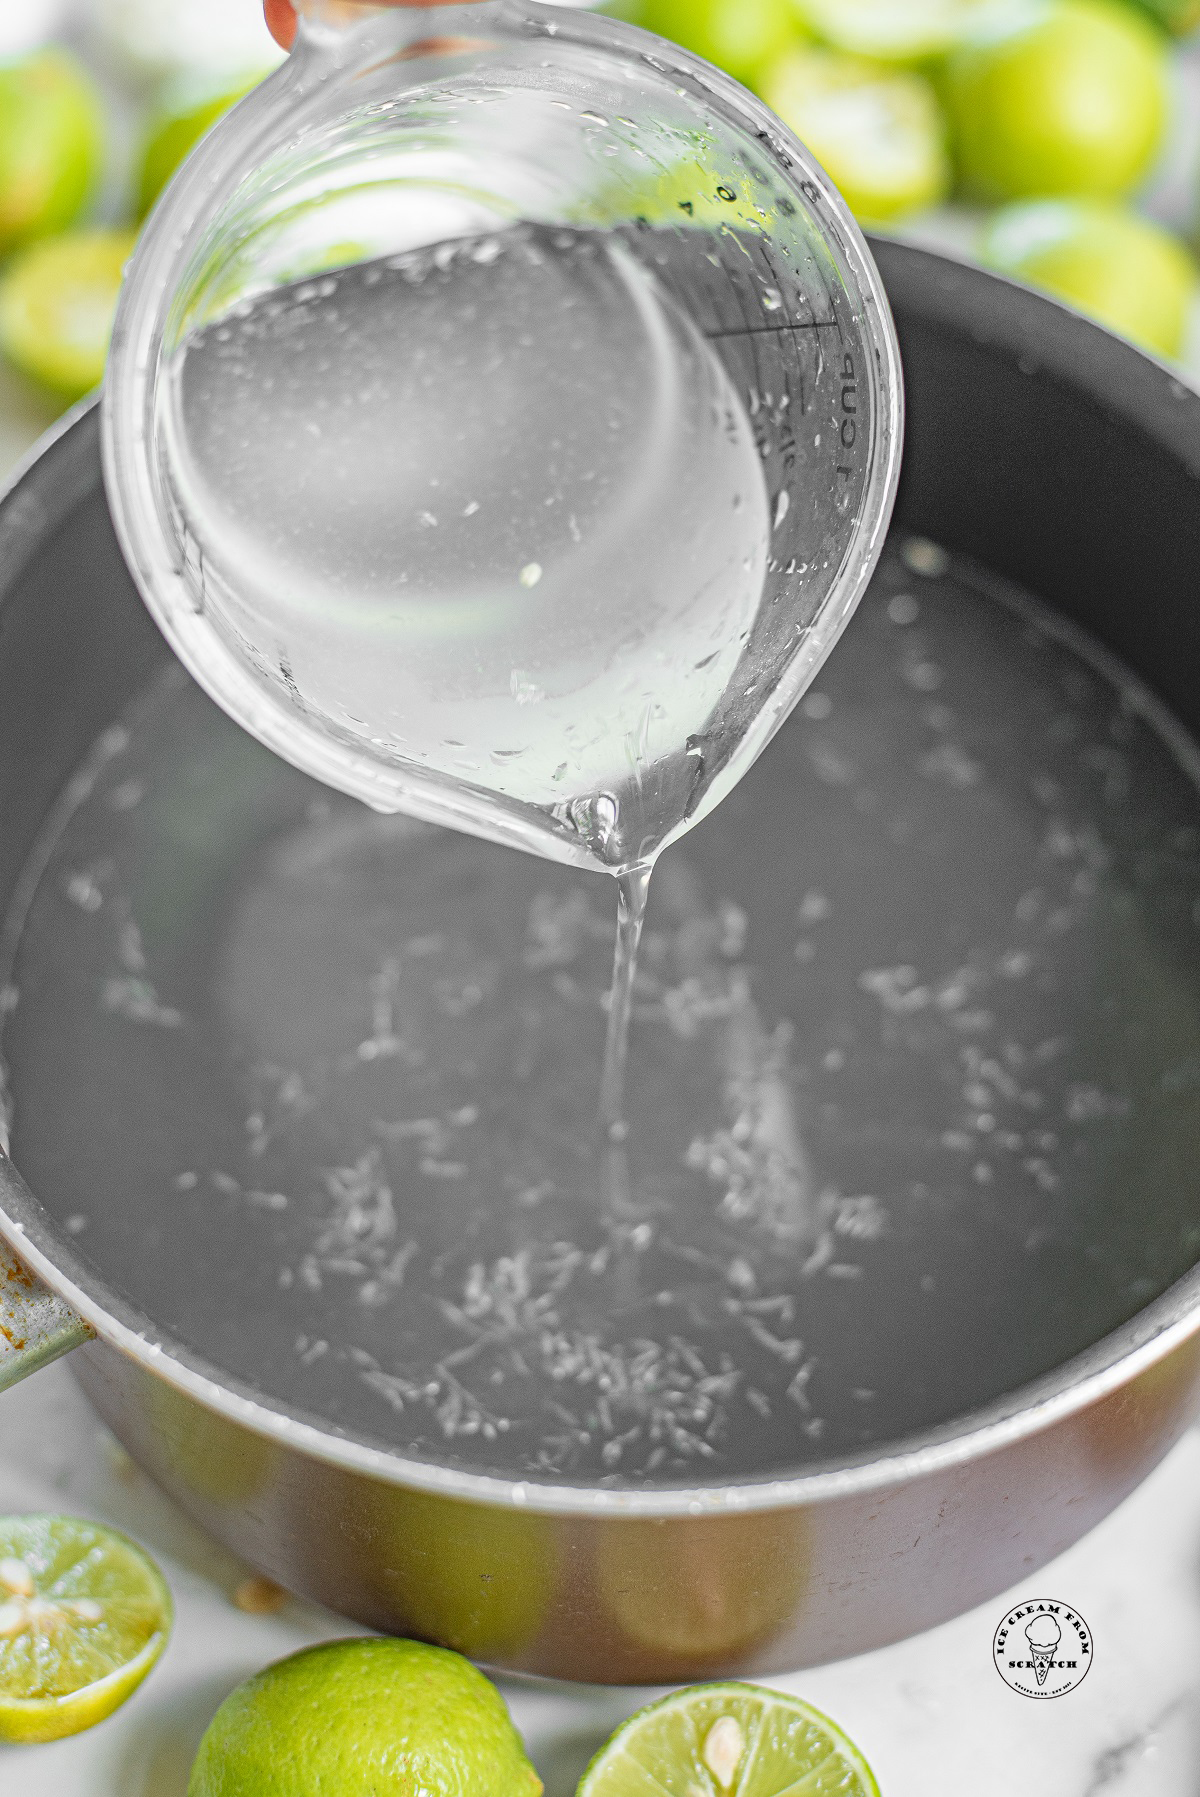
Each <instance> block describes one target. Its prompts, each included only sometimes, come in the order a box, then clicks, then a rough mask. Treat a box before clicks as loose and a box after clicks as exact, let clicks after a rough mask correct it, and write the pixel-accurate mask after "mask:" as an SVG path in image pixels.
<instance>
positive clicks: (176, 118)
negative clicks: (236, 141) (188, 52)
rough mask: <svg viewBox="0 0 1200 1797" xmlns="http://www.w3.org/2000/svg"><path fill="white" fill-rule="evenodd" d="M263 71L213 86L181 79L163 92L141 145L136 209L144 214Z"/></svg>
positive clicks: (141, 216) (254, 83)
mask: <svg viewBox="0 0 1200 1797" xmlns="http://www.w3.org/2000/svg"><path fill="white" fill-rule="evenodd" d="M261 78H262V76H261V72H260V73H259V74H255V75H248V76H247V77H246V79H245V80H244V81H241V82H237V83H235V84H233V85H229V84H224V85H222V86H221V87H220V88H218V89H214V88H213V87H212V84H211V83H198V82H197V81H196V80H194V79H190V80H184V79H182V78H181V79H180V80H179V81H178V82H176V83H174V84H173V85H172V86H171V87H170V88H169V90H168V91H167V93H166V94H165V95H164V96H163V98H162V100H161V102H160V104H159V106H158V107H157V109H156V110H155V112H154V115H153V117H152V118H151V120H150V123H149V126H148V128H147V132H146V138H145V142H144V143H143V145H142V160H141V169H140V172H139V174H138V187H137V211H138V217H139V218H144V217H145V215H146V214H147V212H149V210H150V208H151V206H153V204H154V202H155V200H156V199H157V198H158V196H159V194H160V193H161V192H162V190H163V188H164V187H165V186H166V185H167V182H168V181H169V180H170V179H171V176H172V175H173V174H174V173H175V170H176V169H177V168H178V167H179V165H180V163H181V162H182V161H183V160H184V158H185V157H186V156H188V155H190V153H191V152H192V150H194V149H195V147H196V145H197V144H198V143H199V142H200V139H201V138H202V137H203V136H204V135H205V133H206V132H207V131H210V130H211V129H212V127H213V126H214V125H215V124H216V122H217V120H218V119H220V118H223V117H224V116H225V114H226V113H227V112H228V111H229V108H230V107H231V106H233V105H235V104H236V102H237V101H238V100H240V99H241V98H242V97H243V95H245V94H248V93H249V92H250V89H251V88H252V87H255V86H257V84H258V82H259V81H260V80H261Z"/></svg>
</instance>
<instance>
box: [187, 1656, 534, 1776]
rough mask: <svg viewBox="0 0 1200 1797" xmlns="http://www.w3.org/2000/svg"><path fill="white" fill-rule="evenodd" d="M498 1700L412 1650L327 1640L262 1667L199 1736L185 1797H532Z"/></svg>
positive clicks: (471, 1673) (478, 1677)
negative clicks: (426, 1796)
mask: <svg viewBox="0 0 1200 1797" xmlns="http://www.w3.org/2000/svg"><path fill="white" fill-rule="evenodd" d="M541 1789H542V1781H541V1779H540V1778H539V1777H538V1775H537V1773H536V1772H535V1771H534V1769H533V1767H532V1766H531V1765H530V1763H529V1760H528V1759H527V1757H526V1754H525V1750H524V1748H523V1747H522V1745H521V1738H520V1736H519V1735H518V1734H517V1731H516V1729H515V1728H514V1727H513V1725H512V1722H511V1720H510V1718H509V1714H508V1710H507V1708H506V1707H505V1703H504V1699H503V1698H502V1697H501V1695H500V1693H499V1691H497V1689H496V1687H495V1685H493V1684H491V1683H490V1682H489V1681H488V1680H487V1679H486V1678H485V1677H484V1676H483V1673H482V1672H477V1671H476V1669H475V1667H474V1666H472V1665H471V1663H470V1661H469V1660H464V1659H461V1658H460V1657H459V1655H458V1654H456V1653H450V1652H448V1651H447V1650H446V1649H445V1648H442V1647H427V1646H426V1645H425V1644H424V1643H423V1642H421V1641H380V1640H358V1641H327V1642H325V1643H324V1644H323V1645H322V1646H320V1647H308V1648H304V1649H302V1650H301V1652H300V1653H296V1654H292V1655H291V1656H290V1657H289V1658H288V1659H286V1660H280V1661H278V1662H277V1664H275V1665H274V1666H268V1667H267V1669H266V1671H265V1672H259V1673H256V1675H255V1676H254V1677H253V1678H250V1679H247V1680H246V1682H245V1684H244V1685H239V1686H238V1689H237V1690H236V1691H235V1692H234V1693H233V1694H232V1696H230V1697H227V1698H226V1699H225V1702H224V1703H223V1704H222V1705H221V1707H220V1709H219V1710H218V1711H217V1713H216V1715H215V1716H214V1717H213V1719H212V1721H211V1722H210V1723H209V1725H208V1729H207V1732H206V1733H205V1736H204V1739H203V1740H202V1741H201V1743H200V1751H199V1753H198V1754H197V1755H196V1761H195V1764H194V1765H193V1767H192V1775H191V1778H190V1779H189V1781H188V1797H266V1793H267V1792H270V1794H271V1797H315V1794H316V1793H318V1792H322V1793H328V1797H388V1794H390V1793H395V1797H420V1793H428V1794H430V1797H432V1794H433V1793H436V1794H437V1797H467V1794H468V1793H469V1794H470V1797H541Z"/></svg>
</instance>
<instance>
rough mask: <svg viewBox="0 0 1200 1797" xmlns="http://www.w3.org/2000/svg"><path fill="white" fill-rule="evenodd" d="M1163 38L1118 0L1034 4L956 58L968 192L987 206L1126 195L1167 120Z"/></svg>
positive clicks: (956, 125)
mask: <svg viewBox="0 0 1200 1797" xmlns="http://www.w3.org/2000/svg"><path fill="white" fill-rule="evenodd" d="M1168 80H1169V67H1168V55H1167V41H1166V39H1165V38H1164V37H1163V35H1162V33H1161V32H1160V31H1158V30H1156V29H1155V27H1154V26H1153V25H1152V24H1151V23H1150V22H1149V20H1148V19H1146V18H1144V17H1143V16H1142V15H1141V14H1140V13H1137V12H1135V11H1134V10H1133V9H1132V8H1131V7H1129V6H1127V5H1121V4H1118V0H1030V3H1027V4H1025V5H1019V6H1016V7H1014V8H1013V9H1012V10H1011V11H1010V12H1009V13H1008V14H1006V15H1001V17H1000V19H999V22H997V23H995V24H994V25H992V26H990V27H987V28H981V29H980V30H979V31H978V32H977V33H975V34H974V35H972V36H971V37H970V38H968V40H967V41H966V42H965V43H964V44H963V45H962V46H961V47H960V48H959V49H958V50H956V51H955V53H954V54H953V55H952V56H951V57H950V59H949V62H948V63H947V65H946V71H945V95H946V102H947V106H948V108H949V113H950V120H951V125H952V128H953V132H954V137H955V144H956V151H957V157H958V166H959V173H960V175H961V177H962V179H963V182H964V184H965V185H966V186H967V187H968V188H969V189H971V190H973V191H974V192H975V193H977V194H980V195H982V196H983V197H985V198H993V199H1022V198H1026V197H1029V198H1033V197H1035V196H1045V195H1048V194H1097V195H1101V196H1103V197H1106V198H1107V197H1112V196H1115V195H1119V194H1123V193H1127V192H1128V191H1129V190H1130V189H1131V188H1132V187H1135V186H1136V185H1137V183H1138V182H1139V181H1140V180H1141V179H1142V177H1143V176H1144V175H1145V174H1146V173H1147V172H1148V170H1149V169H1150V166H1151V164H1152V163H1153V162H1154V159H1155V157H1156V155H1157V153H1158V149H1159V146H1160V144H1161V143H1162V139H1163V133H1164V130H1165V128H1166V123H1167V114H1168Z"/></svg>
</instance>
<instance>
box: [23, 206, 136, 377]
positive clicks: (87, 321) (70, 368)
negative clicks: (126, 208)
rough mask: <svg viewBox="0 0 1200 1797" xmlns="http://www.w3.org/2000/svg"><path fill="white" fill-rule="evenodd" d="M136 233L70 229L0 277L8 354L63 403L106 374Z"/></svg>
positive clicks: (29, 250) (31, 249) (32, 247)
mask: <svg viewBox="0 0 1200 1797" xmlns="http://www.w3.org/2000/svg"><path fill="white" fill-rule="evenodd" d="M134 241H135V239H134V233H133V232H132V231H65V232H64V233H63V235H62V236H61V237H50V238H47V239H46V240H45V241H44V242H38V243H31V244H29V245H27V247H26V248H25V249H23V250H19V251H18V252H17V254H16V255H15V256H14V257H13V258H12V260H11V261H10V262H9V263H8V264H7V265H6V267H5V268H4V270H3V273H0V350H3V351H4V354H5V355H6V356H7V358H8V360H9V361H10V362H11V363H12V364H13V366H14V368H19V369H20V370H21V372H22V374H25V375H28V377H29V378H30V380H33V381H36V382H37V383H38V385H39V386H42V387H47V388H49V390H50V391H51V392H52V393H56V394H57V395H58V397H59V398H60V399H64V400H75V399H79V398H81V397H82V396H83V394H85V393H88V392H90V391H91V389H92V388H93V387H95V386H98V385H99V383H100V379H101V377H102V376H103V374H104V364H105V360H106V358H107V356H108V344H109V338H110V337H111V336H112V327H113V318H114V316H115V315H116V310H117V299H118V296H119V294H120V291H121V281H122V278H123V276H124V271H125V264H126V263H127V262H128V260H129V258H130V256H131V255H132V254H133V246H134Z"/></svg>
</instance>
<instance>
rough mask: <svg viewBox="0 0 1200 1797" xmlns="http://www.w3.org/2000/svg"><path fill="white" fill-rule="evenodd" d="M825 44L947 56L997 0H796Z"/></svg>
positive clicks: (891, 57) (872, 52)
mask: <svg viewBox="0 0 1200 1797" xmlns="http://www.w3.org/2000/svg"><path fill="white" fill-rule="evenodd" d="M797 4H798V5H799V7H800V12H801V15H802V17H803V18H804V20H805V23H806V24H808V25H809V26H811V28H812V30H813V31H814V32H815V33H816V35H817V36H818V37H819V38H820V39H821V41H822V42H823V43H826V44H830V45H832V46H833V48H834V49H835V50H845V51H848V52H849V53H850V54H851V55H854V56H871V57H875V58H877V59H878V60H879V61H880V62H924V61H926V60H928V58H930V57H933V56H944V55H945V53H946V52H947V50H950V49H952V48H953V47H954V45H955V44H957V43H958V41H959V39H960V38H961V37H962V36H963V34H964V33H965V32H966V31H967V30H968V29H969V28H970V27H971V26H972V25H973V24H975V23H976V22H977V21H978V20H979V19H980V18H981V17H985V16H986V15H987V14H988V13H989V12H991V11H994V10H995V5H996V0H797Z"/></svg>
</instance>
